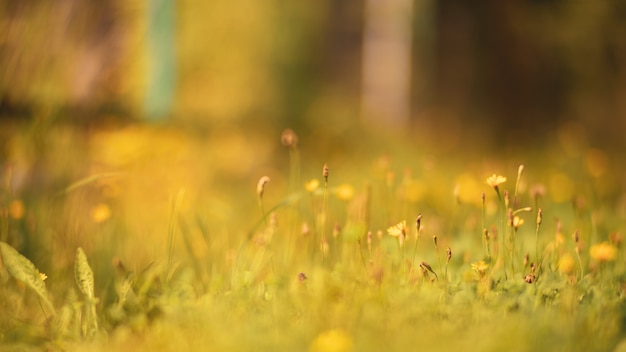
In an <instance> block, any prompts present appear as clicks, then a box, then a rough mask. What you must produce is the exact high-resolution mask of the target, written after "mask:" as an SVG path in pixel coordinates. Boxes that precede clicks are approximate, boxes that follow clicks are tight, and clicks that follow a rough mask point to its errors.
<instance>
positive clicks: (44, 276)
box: [39, 273, 48, 281]
mask: <svg viewBox="0 0 626 352" xmlns="http://www.w3.org/2000/svg"><path fill="white" fill-rule="evenodd" d="M39 277H40V278H41V281H46V279H47V278H48V275H46V274H44V273H39Z"/></svg>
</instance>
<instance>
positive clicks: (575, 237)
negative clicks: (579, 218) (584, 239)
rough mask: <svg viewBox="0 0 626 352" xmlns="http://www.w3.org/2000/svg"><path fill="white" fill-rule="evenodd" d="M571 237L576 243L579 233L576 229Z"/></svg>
mask: <svg viewBox="0 0 626 352" xmlns="http://www.w3.org/2000/svg"><path fill="white" fill-rule="evenodd" d="M572 238H574V242H575V243H576V244H578V241H579V240H580V238H579V235H578V230H576V231H574V234H573V235H572Z"/></svg>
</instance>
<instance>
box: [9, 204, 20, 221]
mask: <svg viewBox="0 0 626 352" xmlns="http://www.w3.org/2000/svg"><path fill="white" fill-rule="evenodd" d="M9 216H10V217H11V218H12V219H16V220H17V219H21V218H23V217H24V203H23V202H22V201H21V200H19V199H16V200H14V201H12V202H11V203H10V204H9Z"/></svg>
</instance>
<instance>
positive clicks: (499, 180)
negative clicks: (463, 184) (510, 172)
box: [486, 174, 506, 190]
mask: <svg viewBox="0 0 626 352" xmlns="http://www.w3.org/2000/svg"><path fill="white" fill-rule="evenodd" d="M486 182H487V184H488V185H489V186H491V187H493V188H494V189H496V190H497V189H498V186H499V185H501V184H503V183H505V182H506V177H504V176H500V175H496V174H493V175H491V176H489V177H488V178H487V181H486Z"/></svg>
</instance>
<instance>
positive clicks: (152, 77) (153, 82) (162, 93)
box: [144, 0, 176, 120]
mask: <svg viewBox="0 0 626 352" xmlns="http://www.w3.org/2000/svg"><path fill="white" fill-rule="evenodd" d="M175 8H176V6H175V3H174V0H149V1H148V11H147V16H148V45H147V46H148V48H147V50H148V55H147V57H148V68H147V69H148V72H147V80H148V82H147V89H146V96H145V101H144V111H145V114H146V117H147V118H148V119H151V120H160V119H163V118H165V117H167V116H168V115H169V114H170V113H171V111H172V105H173V100H174V91H175V83H176V62H175V53H176V47H175V45H174V44H175V43H174V38H175V33H174V28H175V23H174V15H175Z"/></svg>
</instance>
